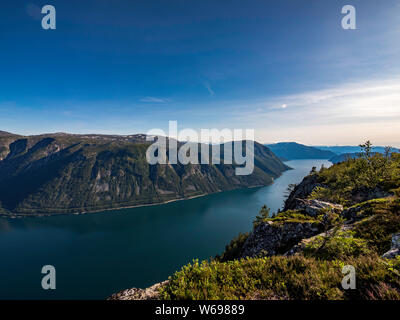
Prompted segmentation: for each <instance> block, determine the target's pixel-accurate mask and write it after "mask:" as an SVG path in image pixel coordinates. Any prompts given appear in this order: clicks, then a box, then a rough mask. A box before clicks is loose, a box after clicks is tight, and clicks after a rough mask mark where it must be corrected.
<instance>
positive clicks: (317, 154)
mask: <svg viewBox="0 0 400 320" xmlns="http://www.w3.org/2000/svg"><path fill="white" fill-rule="evenodd" d="M266 146H267V147H268V148H269V149H271V151H272V152H273V153H275V154H276V155H277V156H278V157H279V158H280V159H281V160H283V161H286V160H299V159H330V158H332V157H334V156H335V155H336V154H335V153H333V152H332V151H329V150H321V149H318V148H315V147H310V146H306V145H303V144H300V143H296V142H279V143H275V144H267V145H266Z"/></svg>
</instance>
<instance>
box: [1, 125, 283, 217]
mask: <svg viewBox="0 0 400 320" xmlns="http://www.w3.org/2000/svg"><path fill="white" fill-rule="evenodd" d="M0 141H1V144H0V146H1V147H3V153H2V160H0V208H1V209H0V210H1V211H2V212H3V214H10V213H13V214H28V215H35V214H57V213H83V212H88V211H99V210H104V209H111V208H120V207H129V206H137V205H146V204H155V203H162V202H165V201H171V200H177V199H185V198H189V197H194V196H201V195H205V194H209V193H214V192H219V191H225V190H232V189H236V188H245V187H255V186H262V185H268V184H271V183H272V182H273V180H274V178H276V177H278V176H279V175H280V174H281V173H282V172H283V171H285V170H287V169H289V167H287V166H286V165H285V164H283V163H282V162H281V161H280V160H279V159H278V158H277V157H276V156H275V155H274V154H273V153H272V152H271V151H270V150H269V149H268V148H266V147H264V146H262V145H261V144H258V143H255V145H254V163H255V167H254V171H253V173H252V174H251V175H248V176H237V175H235V168H236V167H237V165H235V164H216V165H201V164H198V165H196V164H189V165H181V164H176V165H171V164H166V165H159V164H157V165H149V164H148V163H147V160H146V150H147V148H148V147H149V145H150V142H147V141H146V136H145V135H131V136H115V135H68V134H64V133H58V134H48V135H39V136H28V137H24V136H14V135H13V136H7V138H3V139H1V140H0ZM199 149H200V148H199ZM221 149H222V155H221V158H223V150H224V146H222V147H221Z"/></svg>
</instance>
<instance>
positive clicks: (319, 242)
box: [303, 231, 370, 260]
mask: <svg viewBox="0 0 400 320" xmlns="http://www.w3.org/2000/svg"><path fill="white" fill-rule="evenodd" d="M368 253H370V249H369V248H368V244H367V241H366V240H363V239H360V238H355V237H354V232H351V231H339V232H337V233H336V234H334V235H332V236H317V237H315V238H314V239H313V240H311V241H310V242H308V243H307V244H306V245H305V247H304V251H303V254H304V256H306V257H315V258H318V259H324V260H334V259H345V258H348V257H351V256H353V257H358V256H360V255H365V254H368Z"/></svg>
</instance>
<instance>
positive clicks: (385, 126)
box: [216, 77, 400, 146]
mask: <svg viewBox="0 0 400 320" xmlns="http://www.w3.org/2000/svg"><path fill="white" fill-rule="evenodd" d="M221 111H222V110H221ZM225 111H226V110H225ZM227 117H229V119H227ZM226 123H230V125H231V126H236V127H242V128H244V127H246V128H254V129H255V130H256V136H257V139H258V140H260V141H289V140H290V141H293V140H297V141H301V142H304V143H309V144H329V143H331V144H336V143H360V142H362V141H363V140H364V139H366V138H368V139H371V140H372V141H373V142H374V143H380V144H392V145H396V146H399V145H400V129H399V128H400V77H394V78H390V79H376V80H370V81H357V82H350V83H344V84H339V85H337V86H334V87H329V88H325V89H320V90H315V91H307V92H302V93H296V94H292V95H285V96H277V97H269V98H265V99H258V100H253V101H251V100H250V101H240V102H238V101H237V102H232V103H231V104H230V106H229V112H225V116H224V119H223V123H221V126H222V125H224V124H226ZM216 126H218V124H217V125H216Z"/></svg>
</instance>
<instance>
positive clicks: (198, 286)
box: [160, 255, 400, 300]
mask: <svg viewBox="0 0 400 320" xmlns="http://www.w3.org/2000/svg"><path fill="white" fill-rule="evenodd" d="M345 265H352V266H354V268H355V270H356V276H357V278H356V279H357V280H356V281H357V283H356V286H357V289H356V290H343V289H342V286H341V281H342V279H343V274H342V272H341V271H342V268H343V266H345ZM391 269H393V265H389V264H388V263H385V262H384V261H383V260H381V259H380V258H379V257H378V256H377V255H370V256H358V257H351V258H347V259H345V260H334V261H324V260H317V259H315V258H312V257H303V256H301V255H298V256H291V257H283V256H275V257H270V258H251V259H242V260H235V261H230V262H224V263H221V262H218V261H212V262H207V261H203V262H201V263H199V261H197V260H196V261H194V262H193V263H191V264H188V265H186V266H184V267H183V268H182V269H181V270H180V271H177V272H176V273H175V274H174V275H173V276H172V277H170V281H169V283H168V284H167V285H166V286H164V287H163V288H161V290H160V294H161V298H162V299H190V300H199V299H200V300H214V299H301V300H320V299H331V300H333V299H400V294H399V292H400V291H399V288H400V277H399V276H397V275H396V274H395V273H394V272H393V271H392V270H391Z"/></svg>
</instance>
